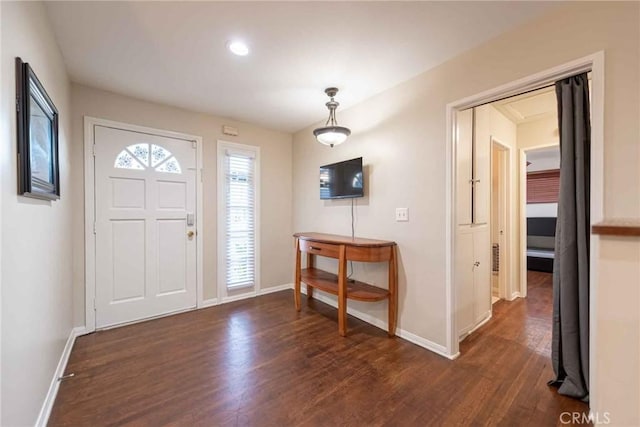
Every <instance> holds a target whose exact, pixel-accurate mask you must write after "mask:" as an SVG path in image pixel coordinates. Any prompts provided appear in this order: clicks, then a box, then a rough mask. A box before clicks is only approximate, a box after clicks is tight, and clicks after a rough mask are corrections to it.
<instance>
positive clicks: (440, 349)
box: [302, 284, 460, 360]
mask: <svg viewBox="0 0 640 427" xmlns="http://www.w3.org/2000/svg"><path fill="white" fill-rule="evenodd" d="M302 293H303V294H305V295H306V293H307V287H306V286H304V284H303V285H302ZM313 298H314V299H316V300H318V301H321V302H323V303H325V304H328V305H330V306H332V307H335V308H338V301H337V300H334V299H333V298H330V297H329V296H328V295H326V294H325V293H323V292H322V291H318V290H317V289H316V290H315V292H314V293H313ZM347 313H348V314H350V315H352V316H353V317H356V318H358V319H360V320H362V321H364V322H367V323H369V324H371V325H373V326H376V327H378V328H380V329H382V330H384V331H388V330H389V326H388V325H389V324H388V323H387V322H385V321H384V320H381V319H378V318H377V317H374V316H371V315H370V314H367V313H363V312H361V311H360V310H356V309H354V308H352V307H349V306H348V305H347ZM396 335H397V336H398V337H400V338H402V339H404V340H407V341H409V342H411V343H413V344H415V345H418V346H420V347H422V348H426V349H427V350H429V351H432V352H434V353H436V354H437V355H439V356H442V357H446V358H447V359H451V360H453V359H455V358H457V357H458V356H459V355H460V353H457V354H453V355H450V354H448V353H447V348H446V347H445V346H443V345H440V344H436V343H434V342H433V341H430V340H428V339H426V338H423V337H421V336H418V335H416V334H413V333H411V332H409V331H405V330H404V329H402V328H398V327H396Z"/></svg>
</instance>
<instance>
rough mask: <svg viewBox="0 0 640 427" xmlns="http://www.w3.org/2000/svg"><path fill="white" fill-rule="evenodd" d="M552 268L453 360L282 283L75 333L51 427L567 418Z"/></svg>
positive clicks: (553, 421) (532, 277) (509, 422)
mask: <svg viewBox="0 0 640 427" xmlns="http://www.w3.org/2000/svg"><path fill="white" fill-rule="evenodd" d="M550 322H551V283H550V275H547V274H545V273H533V272H531V273H529V296H528V298H527V299H526V300H523V299H520V300H517V301H514V302H505V301H499V302H497V303H496V304H494V317H493V319H492V320H491V321H490V322H489V323H488V324H487V325H485V326H484V327H482V328H481V329H479V330H478V331H476V332H475V333H474V334H472V335H471V336H469V337H468V338H467V339H466V340H465V341H463V342H462V343H461V352H462V355H461V356H460V357H459V358H458V359H457V360H455V361H450V360H447V359H445V358H443V357H440V356H437V355H436V354H434V353H431V352H429V351H427V350H425V349H423V348H421V347H418V346H416V345H413V344H411V343H409V342H407V341H404V340H402V339H400V338H393V339H389V338H387V334H386V332H385V331H383V330H381V329H378V328H375V327H373V326H370V325H368V324H366V323H364V322H361V321H359V320H357V319H355V318H352V317H349V335H348V336H347V337H346V338H341V337H339V336H338V331H337V312H336V310H335V309H334V308H332V307H329V306H327V305H325V304H323V303H320V302H317V301H311V303H310V305H309V306H307V304H306V302H305V303H304V304H303V310H302V312H301V313H297V312H296V311H295V308H294V305H293V292H292V291H284V292H279V293H275V294H270V295H265V296H262V297H259V298H255V299H250V300H244V301H238V302H234V303H230V304H226V305H222V306H217V307H212V308H208V309H205V310H199V311H193V312H189V313H185V314H180V315H176V316H171V317H166V318H162V319H158V320H152V321H148V322H144V323H139V324H136V325H131V326H126V327H122V328H118V329H113V330H109V331H103V332H97V333H94V334H91V335H87V336H83V337H80V338H78V339H77V341H76V344H75V346H74V348H73V351H72V354H71V358H70V361H69V364H68V366H67V370H66V373H71V372H73V373H75V377H73V378H72V379H68V380H65V381H64V382H63V383H62V384H61V386H60V391H59V393H58V397H57V399H56V402H55V405H54V408H53V412H52V414H51V417H50V420H49V425H52V426H58V425H60V426H62V425H68V426H101V425H136V426H145V425H148V426H160V425H173V426H179V425H186V426H195V425H203V426H245V425H247V426H336V425H341V426H382V425H387V426H424V425H446V426H453V425H504V426H515V425H536V426H544V425H561V423H560V420H559V416H560V414H561V413H562V412H565V411H568V412H574V411H579V412H585V411H587V410H588V408H587V406H586V405H585V404H583V403H581V402H579V401H576V400H573V399H570V398H567V397H563V396H560V395H558V394H557V393H556V390H555V389H553V388H550V387H547V385H546V382H547V381H548V380H549V379H551V378H552V369H551V366H550V358H549V357H550V356H549V355H550V345H551V325H550Z"/></svg>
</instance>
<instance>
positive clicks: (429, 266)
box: [293, 2, 640, 423]
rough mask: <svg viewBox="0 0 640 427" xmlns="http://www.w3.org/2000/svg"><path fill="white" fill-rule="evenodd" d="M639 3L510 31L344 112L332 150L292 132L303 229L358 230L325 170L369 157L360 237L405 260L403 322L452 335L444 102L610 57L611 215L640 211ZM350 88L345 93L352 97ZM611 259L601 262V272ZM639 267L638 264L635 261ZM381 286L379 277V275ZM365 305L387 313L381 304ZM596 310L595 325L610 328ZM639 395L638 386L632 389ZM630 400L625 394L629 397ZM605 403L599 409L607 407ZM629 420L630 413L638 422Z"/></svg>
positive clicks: (617, 348) (632, 314) (565, 9)
mask: <svg viewBox="0 0 640 427" xmlns="http://www.w3.org/2000/svg"><path fill="white" fill-rule="evenodd" d="M639 14H640V5H639V4H638V3H611V2H606V3H585V2H580V3H572V4H568V5H565V6H561V7H560V8H559V9H556V10H554V11H552V12H551V13H550V14H548V15H546V16H543V17H541V18H538V19H535V20H534V21H532V22H530V23H529V24H526V25H524V26H521V27H519V28H517V29H514V30H513V31H511V32H508V33H506V34H503V35H501V36H499V37H497V38H495V39H493V40H492V41H490V42H488V43H485V44H483V45H482V46H480V47H478V48H475V49H472V50H470V51H468V52H466V53H465V54H463V55H460V56H458V57H457V58H455V59H453V60H451V61H448V62H446V63H444V64H442V65H441V66H438V67H436V68H434V69H432V70H430V71H428V72H426V73H423V74H421V75H419V76H417V77H415V78H413V79H411V80H409V81H407V82H404V83H402V84H400V85H398V86H396V87H395V88H393V89H392V90H388V91H386V92H383V93H381V94H379V95H377V96H374V97H372V98H370V99H368V100H366V101H364V102H362V103H361V104H359V105H357V106H355V107H353V108H350V109H348V110H340V111H338V119H339V120H340V123H341V124H344V125H347V126H349V127H350V128H351V129H352V131H353V134H352V136H351V137H350V139H349V140H348V141H347V142H346V143H345V144H343V145H341V146H339V147H336V148H334V149H330V148H328V147H324V146H321V145H320V144H318V143H316V142H315V141H314V139H313V136H312V135H311V130H312V129H313V127H314V126H310V127H308V128H306V129H304V130H301V131H300V132H298V133H296V134H295V135H294V154H293V155H294V172H293V175H294V180H293V183H294V184H293V185H294V200H295V203H294V222H293V223H294V227H293V228H294V230H296V231H303V230H317V231H325V232H335V233H341V234H348V232H349V212H348V207H347V204H346V203H341V202H322V201H320V200H319V197H318V166H319V165H321V164H324V163H329V162H332V161H337V160H342V159H347V158H351V157H356V156H363V157H364V161H365V164H367V165H368V172H367V173H368V181H369V182H368V184H369V185H368V190H367V193H368V196H367V198H365V199H364V200H361V201H359V202H358V203H359V206H358V221H357V226H356V233H357V234H358V235H360V236H370V237H379V238H386V239H393V240H395V241H397V242H398V243H399V253H400V268H399V270H400V314H399V327H400V328H403V329H405V330H407V331H409V332H411V333H413V334H415V335H418V336H419V337H422V338H424V339H428V340H430V341H433V342H435V343H437V344H440V345H444V344H445V342H446V340H445V338H446V337H445V335H446V331H445V302H446V301H445V274H446V271H445V253H444V252H445V251H444V248H445V244H446V242H445V195H446V191H447V190H446V188H445V132H446V121H445V107H446V104H447V103H449V102H453V101H455V100H458V99H462V98H464V97H467V96H471V95H473V94H476V93H480V92H482V91H485V90H487V89H490V88H493V87H497V86H500V85H502V84H505V83H507V82H511V81H515V80H517V79H519V78H523V77H525V76H528V75H531V74H534V73H536V72H539V71H541V70H544V69H547V68H551V67H554V66H557V65H559V64H563V63H566V62H569V61H571V60H574V59H577V58H580V57H583V56H586V55H589V54H592V53H594V52H596V51H600V50H604V51H605V55H606V70H605V78H606V81H605V89H606V92H605V112H606V113H605V123H604V144H605V146H604V163H605V164H604V167H605V182H604V209H605V214H606V215H607V216H623V217H638V216H640V144H638V141H639V140H640V131H639V128H640V121H639V120H638V117H640V111H639V109H640V107H639V105H640V81H639V79H638V75H640V66H639V59H640V58H639V54H638V52H639V51H640V29H639V25H638V16H639ZM347 89H348V88H345V90H347ZM396 207H409V208H410V214H409V217H410V221H409V222H407V223H396V222H395V221H394V209H395V208H396ZM610 262H611V261H610V260H608V259H605V258H601V260H600V262H599V267H600V268H605V267H606V268H609V267H607V266H608V265H609V263H610ZM631 265H632V266H633V267H630V268H636V269H637V268H639V266H640V262H635V261H634V263H633V264H631ZM373 270H375V269H374V268H373V267H366V268H365V267H359V268H357V269H356V276H357V277H363V278H365V279H366V278H367V277H373V278H374V279H376V277H380V274H379V273H380V272H377V275H376V274H372V273H373ZM376 280H379V279H376ZM636 283H637V282H636ZM600 292H604V293H606V294H607V295H608V298H610V299H611V302H612V304H611V307H613V305H614V303H615V302H619V303H620V304H621V305H620V306H621V307H623V308H622V310H618V311H617V313H616V315H617V316H618V317H619V318H622V319H626V320H627V322H626V324H627V325H628V326H629V327H630V328H631V330H630V331H629V334H630V336H635V337H637V336H638V335H639V333H640V332H639V325H638V322H637V320H636V319H637V317H636V316H637V311H632V310H630V309H629V308H628V306H627V305H626V304H624V301H625V298H627V296H626V295H624V294H619V293H615V292H611V291H610V287H609V282H608V281H604V280H603V281H602V283H601V284H600ZM363 310H365V311H367V312H370V313H373V314H374V315H380V311H381V310H379V309H377V308H374V309H369V308H368V306H365V307H364V308H363ZM606 318H607V313H605V312H600V311H598V313H597V320H596V325H595V327H596V328H600V327H601V326H602V324H604V322H606ZM601 346H604V347H607V346H610V347H611V348H610V351H612V352H614V353H615V354H617V355H618V356H617V357H618V359H617V361H616V362H615V363H616V364H617V366H616V367H615V368H616V369H625V368H628V370H629V371H630V372H634V370H635V369H636V366H637V364H638V360H639V359H640V355H639V354H638V352H637V349H636V350H634V349H633V348H632V349H631V350H632V351H629V348H628V347H626V346H624V345H621V344H620V343H619V342H616V341H614V340H611V339H610V337H608V336H607V335H606V334H603V335H600V341H599V342H598V347H601ZM612 363H613V362H612V361H611V360H609V361H608V362H607V363H606V364H605V366H598V367H597V368H598V369H597V372H596V375H595V382H594V384H592V387H593V388H595V389H596V390H597V396H603V395H606V394H607V393H609V392H610V391H611V388H612V387H613V386H614V385H613V383H611V382H609V381H608V378H607V374H606V372H607V369H613V368H614V367H613V366H611V364H612ZM625 387H627V388H630V389H629V393H628V394H626V395H624V393H621V394H622V395H623V396H622V397H621V399H622V400H621V401H619V402H617V406H616V407H618V408H621V409H619V412H618V414H613V415H612V417H613V421H614V422H615V417H616V416H617V417H619V419H620V420H622V419H628V418H627V417H628V416H633V417H636V418H635V419H636V423H640V420H639V419H637V416H638V415H637V400H635V401H633V400H630V399H629V398H628V396H631V397H633V396H636V392H637V387H638V383H637V381H635V382H634V383H633V384H631V383H626V384H625ZM631 388H633V390H632V389H631ZM625 396H626V397H625ZM606 402H607V401H606V400H601V401H595V402H593V404H595V407H594V409H595V410H598V411H605V410H606V408H605V407H604V406H603V404H606ZM630 414H631V415H630Z"/></svg>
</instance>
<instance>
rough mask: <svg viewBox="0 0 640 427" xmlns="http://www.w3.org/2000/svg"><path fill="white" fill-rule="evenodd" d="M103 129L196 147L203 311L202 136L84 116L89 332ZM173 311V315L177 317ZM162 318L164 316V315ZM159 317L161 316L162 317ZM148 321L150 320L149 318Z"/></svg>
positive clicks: (198, 283)
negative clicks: (98, 131)
mask: <svg viewBox="0 0 640 427" xmlns="http://www.w3.org/2000/svg"><path fill="white" fill-rule="evenodd" d="M96 126H103V127H109V128H113V129H120V130H125V131H131V132H140V133H146V134H150V135H156V136H162V137H167V138H174V139H181V140H184V141H189V142H192V143H195V144H196V179H195V181H196V309H198V308H202V307H203V303H204V293H203V283H204V282H203V279H204V275H203V258H202V256H203V242H202V240H203V233H202V227H201V226H202V224H203V215H202V212H203V208H202V203H203V189H202V137H200V136H196V135H189V134H186V133H180V132H173V131H168V130H162V129H155V128H150V127H145V126H138V125H132V124H129V123H122V122H116V121H113V120H107V119H100V118H97V117H90V116H84V252H85V261H84V269H85V273H84V276H85V280H84V296H85V298H84V301H85V303H84V304H85V307H84V313H85V314H84V316H85V319H84V320H85V331H83V332H85V333H90V332H94V331H95V330H96V312H95V297H96V235H95V220H96V212H95V197H96V194H95V151H94V144H95V142H94V141H95V127H96ZM174 313H175V312H172V313H170V314H174ZM161 316H162V315H161ZM161 316H159V317H161ZM145 320H146V319H145Z"/></svg>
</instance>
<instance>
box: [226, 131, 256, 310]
mask: <svg viewBox="0 0 640 427" xmlns="http://www.w3.org/2000/svg"><path fill="white" fill-rule="evenodd" d="M227 150H230V151H239V152H246V153H248V154H249V153H250V154H252V155H253V156H254V166H255V170H254V176H255V195H254V203H255V208H254V218H255V240H254V241H255V263H256V264H255V275H256V277H255V285H254V286H252V287H245V288H237V289H229V288H227V284H226V239H225V238H224V235H225V227H226V209H225V206H226V200H225V194H226V192H225V183H226V179H225V157H226V153H227ZM216 155H217V162H216V163H217V168H218V170H217V183H216V191H217V211H218V220H217V230H216V235H217V236H218V238H217V242H218V245H217V252H218V253H217V257H216V258H217V259H216V262H217V281H218V286H217V289H218V298H219V301H220V302H226V301H230V300H234V299H239V298H243V297H247V296H251V295H258V294H259V292H260V289H261V283H260V276H261V274H260V260H261V257H260V181H261V179H260V147H258V146H254V145H247V144H239V143H236V142H230V141H223V140H218V142H217V152H216Z"/></svg>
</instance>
